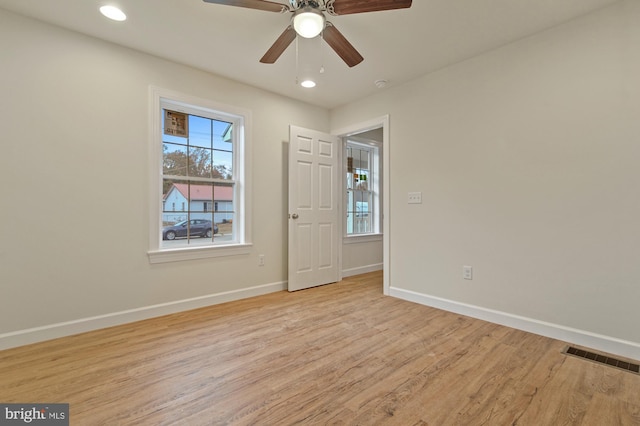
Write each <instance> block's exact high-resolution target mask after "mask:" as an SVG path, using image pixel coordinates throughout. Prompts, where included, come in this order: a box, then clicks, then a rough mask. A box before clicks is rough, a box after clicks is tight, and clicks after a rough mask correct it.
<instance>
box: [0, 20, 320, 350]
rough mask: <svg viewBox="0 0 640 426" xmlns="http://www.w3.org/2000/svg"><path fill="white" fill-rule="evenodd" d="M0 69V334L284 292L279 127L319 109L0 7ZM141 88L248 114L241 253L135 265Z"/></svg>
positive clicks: (141, 190)
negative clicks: (249, 190) (246, 211)
mask: <svg viewBox="0 0 640 426" xmlns="http://www.w3.org/2000/svg"><path fill="white" fill-rule="evenodd" d="M212 60H213V59H212ZM0 63H1V64H2V66H1V75H2V78H1V79H0V94H1V96H0V128H1V132H2V133H1V136H0V138H1V145H2V155H0V185H2V208H1V209H0V215H1V220H0V235H2V238H0V268H1V270H0V277H1V278H0V280H1V281H2V286H1V289H2V297H0V337H7V334H9V337H11V336H10V335H11V334H12V333H18V334H19V333H20V332H21V331H24V330H28V329H31V328H33V327H48V326H51V325H55V324H59V323H64V322H72V323H74V322H76V321H80V322H82V321H83V320H84V319H87V318H92V319H94V320H95V319H96V318H95V317H98V319H101V318H102V317H100V316H103V315H107V316H109V315H113V314H114V313H115V314H117V313H120V312H123V311H128V310H137V309H140V308H145V307H149V306H155V305H162V306H164V304H172V303H174V302H177V301H182V300H186V299H193V298H200V297H203V296H207V295H213V294H220V293H225V292H232V293H233V292H236V291H239V290H242V289H246V288H250V287H255V286H262V285H269V284H275V285H276V286H277V285H279V284H280V285H281V284H282V283H285V282H286V279H287V278H286V273H287V272H286V256H287V248H286V235H287V233H286V232H287V231H286V226H287V223H286V219H285V217H286V216H285V213H286V210H287V209H286V203H287V196H286V185H287V184H286V162H285V159H286V149H287V147H286V144H285V142H286V141H287V140H288V138H289V136H288V132H289V124H296V125H299V126H303V127H308V128H313V129H318V130H321V131H328V130H329V126H328V123H329V113H328V111H327V110H325V109H322V108H316V107H313V106H310V105H307V104H304V103H301V102H297V101H293V100H291V99H287V98H284V97H281V96H276V95H274V94H271V93H268V92H265V91H262V90H258V89H255V88H252V87H249V86H246V85H242V84H239V83H235V82H232V81H230V80H226V79H223V78H219V77H216V76H212V75H210V74H207V73H204V72H200V71H197V70H194V69H191V68H188V67H185V66H182V65H178V64H175V63H172V62H168V61H164V60H161V59H158V58H155V57H152V56H149V55H145V54H142V53H139V52H136V51H133V50H129V49H125V48H121V47H118V46H115V45H112V44H108V43H105V42H102V41H98V40H96V39H92V38H88V37H85V36H82V35H79V34H76V33H72V32H69V31H66V30H62V29H58V28H56V27H51V26H48V25H44V24H41V23H38V22H36V21H32V20H29V19H24V18H21V17H19V16H17V15H13V14H10V13H7V12H4V11H1V10H0ZM150 85H154V86H158V87H162V88H165V89H169V90H173V91H178V92H181V93H184V94H187V95H192V96H197V97H200V98H206V99H210V100H213V101H215V102H218V103H223V104H228V105H232V106H235V107H239V108H244V109H248V110H251V112H252V120H253V129H252V145H253V159H254V161H253V167H252V177H253V181H252V185H253V200H252V201H253V209H254V214H253V242H254V249H253V251H252V253H251V254H250V255H247V256H236V257H221V258H216V259H208V260H197V261H186V262H174V263H166V264H160V265H150V264H149V261H148V258H147V250H148V241H149V238H148V233H149V230H148V218H149V193H148V191H149V184H148V176H149V172H148V138H149V111H148V109H149V108H148V105H149V86H150ZM258 254H265V255H266V265H265V266H264V267H258ZM196 302H197V301H196ZM169 308H171V307H169ZM142 315H143V316H144V313H143V314H142ZM127 318H129V319H131V318H135V316H133V317H132V316H128V317H127V316H125V317H123V319H127ZM116 321H117V319H116ZM100 324H108V321H107V322H106V323H104V322H102V323H101V322H100V321H97V322H96V321H94V325H100ZM63 325H64V324H63ZM67 325H68V324H67ZM71 328H73V327H71ZM71 328H68V329H69V330H71ZM79 329H80V330H82V326H80V327H79ZM32 331H33V330H32ZM3 333H4V336H3ZM52 333H54V334H55V332H52ZM52 335H53V334H52ZM47 336H49V335H46V333H45V335H42V336H39V337H40V338H42V337H47ZM27 340H28V339H27Z"/></svg>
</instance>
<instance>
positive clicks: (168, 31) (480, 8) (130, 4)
mask: <svg viewBox="0 0 640 426" xmlns="http://www.w3.org/2000/svg"><path fill="white" fill-rule="evenodd" d="M274 1H278V0H274ZM337 1H339V0H337ZM617 1H621V0H414V2H413V6H412V7H411V8H410V9H401V10H394V11H385V12H372V13H363V14H357V15H346V16H338V17H329V20H330V21H331V22H333V23H334V24H335V25H336V27H337V28H338V29H339V30H340V31H341V32H342V34H343V35H345V36H346V37H347V39H348V40H349V41H350V42H351V43H352V44H353V45H354V46H355V48H356V49H357V50H358V51H359V52H360V53H361V54H362V55H363V56H364V58H365V60H364V62H362V63H361V64H359V65H357V66H355V67H354V68H348V67H347V66H346V65H345V64H344V63H343V62H342V60H341V59H340V58H339V57H338V56H337V55H336V54H335V53H334V52H333V51H332V50H331V49H330V48H329V47H328V46H327V45H326V44H324V43H323V42H322V41H321V40H320V39H316V40H311V41H306V42H304V43H302V42H301V43H300V44H299V49H298V55H299V61H298V66H296V43H295V42H294V43H293V44H292V45H291V46H289V48H288V49H287V50H286V51H285V52H284V53H283V55H282V56H281V57H280V59H279V60H278V61H277V62H276V63H275V64H274V65H265V64H261V63H260V62H258V61H259V59H260V58H261V57H262V55H263V54H264V53H265V52H266V51H267V49H268V48H269V47H270V46H271V44H272V43H273V42H274V41H275V39H276V38H277V37H278V36H279V35H280V34H281V33H282V31H284V29H285V28H286V26H287V25H288V23H289V19H290V14H278V13H272V12H264V11H259V10H253V9H246V8H240V7H231V6H222V5H217V4H209V3H204V2H203V1H202V0H55V1H53V0H0V8H4V9H7V10H10V11H13V12H16V13H19V14H23V15H26V16H30V17H33V18H36V19H39V20H42V21H46V22H50V23H52V24H55V25H59V26H62V27H65V28H69V29H71V30H75V31H78V32H81V33H84V34H88V35H91V36H94V37H98V38H101V39H104V40H108V41H111V42H114V43H117V44H120V45H123V46H128V47H131V48H133V49H137V50H140V51H143V52H148V53H151V54H154V55H157V56H160V57H163V58H167V59H171V60H173V61H176V62H180V63H184V64H187V65H190V66H193V67H196V68H200V69H203V70H206V71H210V72H212V73H214V74H217V75H221V76H224V77H228V78H231V79H234V80H237V81H241V82H243V83H246V84H250V85H252V86H257V87H260V88H264V89H267V90H270V91H272V92H276V93H280V94H282V95H285V96H289V97H292V98H296V99H300V100H302V101H305V102H309V103H312V104H315V105H319V106H322V107H326V108H333V107H336V106H339V105H342V104H345V103H348V102H350V101H353V100H356V99H359V98H362V97H364V96H367V95H370V94H372V93H374V92H376V91H378V90H384V89H378V88H377V87H376V86H375V84H374V81H376V80H379V79H386V80H388V81H389V84H388V86H387V87H390V86H392V85H398V84H402V83H404V82H406V81H409V80H411V79H414V78H416V77H418V76H420V75H424V74H427V73H429V72H432V71H434V70H437V69H440V68H443V67H445V66H447V65H449V64H453V63H456V62H460V61H462V60H465V59H467V58H470V57H473V56H475V55H477V54H479V53H482V52H485V51H488V50H491V49H494V48H496V47H499V46H502V45H505V44H507V43H511V42H513V41H515V40H518V39H521V38H523V37H527V36H530V35H532V34H534V33H537V32H540V31H542V30H545V29H547V28H550V27H553V26H556V25H558V24H561V23H563V22H566V21H568V20H570V19H573V18H575V17H578V16H580V15H583V14H586V13H589V12H591V11H594V10H596V9H599V8H602V7H605V6H607V5H610V4H613V3H616V2H617ZM279 2H281V3H286V0H279ZM104 4H113V5H117V6H119V7H120V8H121V9H123V10H124V11H125V13H126V14H127V16H128V19H127V21H125V22H122V23H119V22H113V21H110V20H107V19H105V18H104V17H103V16H102V15H100V13H99V12H98V7H99V6H102V5H104ZM307 63H309V64H311V63H313V70H314V72H315V71H317V70H319V68H320V65H323V66H324V69H325V72H324V73H323V74H322V75H319V74H318V76H319V78H318V86H317V87H315V88H314V89H303V88H301V87H299V86H297V85H296V84H295V81H296V77H297V74H301V73H302V71H296V69H298V70H302V69H304V68H306V64H307Z"/></svg>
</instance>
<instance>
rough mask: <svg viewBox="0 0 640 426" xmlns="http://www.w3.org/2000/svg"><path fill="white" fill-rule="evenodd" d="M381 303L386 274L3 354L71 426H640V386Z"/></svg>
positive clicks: (24, 387)
mask: <svg viewBox="0 0 640 426" xmlns="http://www.w3.org/2000/svg"><path fill="white" fill-rule="evenodd" d="M565 346H566V345H565V343H563V342H559V341H556V340H552V339H548V338H545V337H540V336H537V335H533V334H529V333H525V332H522V331H518V330H514V329H510V328H507V327H502V326H498V325H494V324H490V323H486V322H483V321H479V320H475V319H471V318H467V317H463V316H460V315H456V314H452V313H448V312H444V311H440V310H436V309H432V308H429V307H425V306H421V305H417V304H413V303H410V302H406V301H402V300H399V299H394V298H391V297H385V296H383V295H382V275H381V273H371V274H365V275H360V276H357V277H351V278H349V279H345V280H344V281H343V282H341V283H337V284H331V285H327V286H323V287H319V288H315V289H310V290H304V291H300V292H296V293H287V292H279V293H274V294H269V295H266V296H261V297H256V298H252V299H246V300H242V301H238V302H231V303H226V304H223V305H217V306H212V307H209V308H204V309H198V310H194V311H190V312H184V313H180V314H176V315H170V316H166V317H162V318H157V319H151V320H147V321H141V322H137V323H133V324H128V325H124V326H118V327H113V328H109V329H104V330H99V331H94V332H90V333H85V334H81V335H77V336H71V337H66V338H62V339H57V340H53V341H49V342H44V343H39V344H35V345H30V346H25V347H21V348H15V349H10V350H6V351H2V352H0V402H5V403H6V402H22V403H24V402H49V403H54V402H65V403H69V404H70V413H71V416H70V417H71V424H72V425H111V424H114V425H116V424H117V425H222V424H234V425H235V424H238V425H278V426H280V425H290V424H343V425H355V424H360V425H370V424H389V425H436V426H440V425H516V424H517V425H534V426H540V425H554V426H555V425H565V424H568V425H571V424H572V425H594V426H606V425H616V426H617V425H640V376H638V375H634V374H632V373H628V372H623V371H620V370H617V369H614V368H611V367H607V366H603V365H600V364H596V363H592V362H589V361H586V360H581V359H576V358H573V357H569V356H566V355H563V354H562V353H561V352H562V350H563V349H564V348H565Z"/></svg>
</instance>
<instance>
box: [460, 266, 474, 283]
mask: <svg viewBox="0 0 640 426" xmlns="http://www.w3.org/2000/svg"><path fill="white" fill-rule="evenodd" d="M462 278H464V279H465V280H472V279H473V268H472V267H471V266H463V267H462Z"/></svg>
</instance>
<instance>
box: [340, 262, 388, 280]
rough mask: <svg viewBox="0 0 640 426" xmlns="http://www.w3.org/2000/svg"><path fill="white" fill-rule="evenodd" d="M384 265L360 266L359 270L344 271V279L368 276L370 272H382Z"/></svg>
mask: <svg viewBox="0 0 640 426" xmlns="http://www.w3.org/2000/svg"><path fill="white" fill-rule="evenodd" d="M382 265H383V264H382V263H375V264H373V265H366V266H359V267H357V268H351V269H344V270H343V271H342V276H343V277H352V276H354V275H360V274H366V273H368V272H375V271H382Z"/></svg>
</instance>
